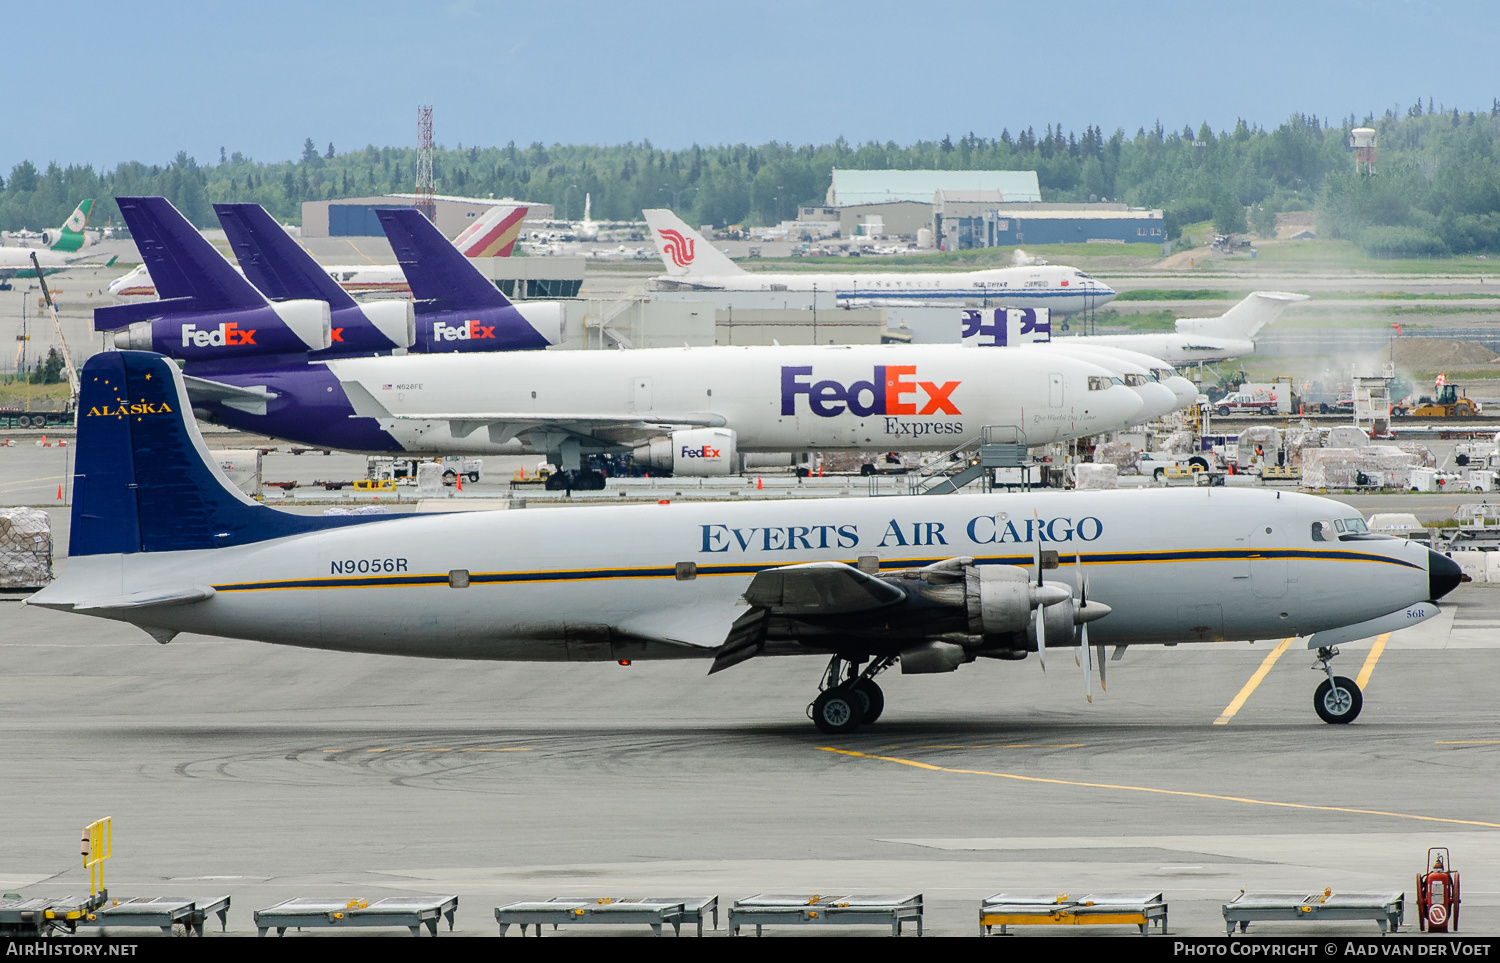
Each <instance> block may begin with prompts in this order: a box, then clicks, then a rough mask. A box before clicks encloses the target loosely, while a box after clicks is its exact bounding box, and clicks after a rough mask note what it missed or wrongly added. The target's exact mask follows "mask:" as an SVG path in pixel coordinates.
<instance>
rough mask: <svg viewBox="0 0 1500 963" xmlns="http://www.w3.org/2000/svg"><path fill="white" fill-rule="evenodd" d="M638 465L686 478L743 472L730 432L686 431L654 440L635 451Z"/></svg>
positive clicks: (712, 430)
mask: <svg viewBox="0 0 1500 963" xmlns="http://www.w3.org/2000/svg"><path fill="white" fill-rule="evenodd" d="M635 461H636V464H638V465H646V466H648V467H651V468H664V469H667V470H668V471H670V472H672V474H674V475H682V476H686V477H706V476H709V475H732V474H734V473H735V472H737V471H739V468H740V466H739V458H738V455H737V453H736V451H735V435H734V431H733V430H732V429H729V428H685V429H683V430H681V431H674V432H672V434H670V435H667V436H664V437H661V438H653V439H651V440H650V441H649V442H647V443H646V444H644V445H641V446H639V447H638V448H636V450H635Z"/></svg>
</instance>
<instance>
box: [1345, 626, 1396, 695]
mask: <svg viewBox="0 0 1500 963" xmlns="http://www.w3.org/2000/svg"><path fill="white" fill-rule="evenodd" d="M1390 640H1391V633H1389V632H1386V633H1385V634H1384V635H1377V636H1376V637H1375V644H1374V645H1372V646H1370V654H1369V655H1367V656H1365V664H1364V666H1363V667H1361V668H1360V670H1359V678H1357V679H1355V680H1354V684H1355V685H1357V686H1359V687H1360V689H1361V690H1363V689H1364V687H1365V686H1367V685H1369V684H1370V676H1371V674H1373V673H1374V672H1375V663H1377V662H1379V661H1380V653H1382V652H1384V651H1385V644H1386V643H1387V642H1389V641H1390Z"/></svg>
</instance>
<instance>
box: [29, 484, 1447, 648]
mask: <svg viewBox="0 0 1500 963" xmlns="http://www.w3.org/2000/svg"><path fill="white" fill-rule="evenodd" d="M1355 517H1358V513H1357V512H1356V511H1354V510H1353V509H1350V508H1348V507H1347V506H1344V505H1342V504H1340V503H1338V502H1335V501H1332V500H1329V499H1326V498H1319V497H1316V496H1311V495H1299V494H1292V493H1281V494H1279V495H1278V494H1277V493H1274V492H1265V491H1247V490H1232V489H1231V490H1226V489H1212V490H1211V489H1206V488H1205V489H1195V490H1143V491H1103V492H1084V491H1080V492H1072V493H1055V492H1054V493H1035V492H1033V493H1015V494H975V495H950V496H931V497H928V496H921V497H901V498H870V499H818V500H809V501H795V502H789V501H777V502H744V503H711V504H708V503H680V504H674V505H669V506H657V505H649V506H610V507H579V508H555V509H546V510H538V511H505V512H476V513H458V514H450V515H413V516H402V517H393V518H391V519H389V520H381V521H377V522H372V523H369V524H363V525H356V526H352V527H347V528H338V529H330V530H324V531H320V532H313V533H309V534H303V535H294V536H289V537H284V538H279V539H274V540H271V541H266V542H261V543H254V544H250V545H245V546H242V547H235V548H217V549H207V550H197V551H181V552H162V553H136V554H132V555H126V556H121V555H98V556H87V555H85V556H80V557H76V558H73V559H72V560H71V561H70V562H69V565H68V569H67V571H66V573H65V574H64V575H63V577H62V578H61V579H60V580H58V581H57V582H55V583H54V584H53V585H52V586H50V587H49V588H47V589H45V590H43V591H42V592H41V593H39V594H38V595H36V596H35V597H33V598H32V599H31V602H32V603H33V604H38V605H46V606H49V607H60V608H67V607H70V606H71V605H74V604H77V605H87V604H90V603H91V602H96V601H97V600H100V599H116V598H121V597H131V596H137V595H138V594H140V593H144V594H148V595H149V594H151V593H155V592H180V591H182V590H185V589H191V588H194V587H199V586H204V587H211V588H212V590H213V591H212V593H208V592H204V593H202V594H211V595H212V597H211V598H207V599H205V600H203V601H197V602H191V603H190V604H179V605H171V606H161V607H154V608H150V609H143V610H140V611H138V612H137V613H135V614H133V615H132V614H131V613H130V612H129V611H121V610H119V609H114V610H97V609H96V610H95V611H94V612H93V613H92V614H98V615H105V616H106V617H111V618H118V619H122V620H124V621H131V622H134V623H136V624H139V625H143V626H146V627H149V628H152V629H153V630H167V631H169V632H170V631H184V632H199V633H203V634H207V635H218V636H227V637H232V638H244V639H258V640H262V641H266V642H278V643H285V644H290V645H300V646H310V647H316V648H327V649H340V650H347V651H360V652H380V653H389V654H395V655H409V656H432V657H453V658H473V659H510V660H527V661H562V660H600V659H630V658H650V657H682V656H689V657H691V656H705V655H708V654H711V651H712V649H713V648H714V647H716V646H718V645H719V644H720V643H721V642H723V641H724V638H725V636H726V634H727V633H728V631H729V628H730V624H731V623H732V622H733V621H734V620H735V619H736V618H737V617H738V616H740V615H742V614H744V612H745V611H746V608H745V606H744V605H743V603H742V602H741V601H740V596H741V595H742V593H744V592H745V590H746V588H747V586H748V584H749V582H750V579H751V577H752V576H753V574H754V573H755V572H757V571H760V570H763V569H767V568H774V567H779V566H785V565H790V564H794V563H802V562H813V561H843V562H846V563H849V564H853V563H854V562H855V561H856V559H858V558H860V557H861V556H876V557H878V558H879V560H880V564H881V567H882V570H885V571H889V570H891V569H895V568H903V567H918V566H922V565H926V564H929V563H931V562H934V561H936V560H940V559H946V558H953V557H957V556H973V557H975V558H976V559H978V560H979V561H980V563H981V564H984V563H998V564H1013V565H1021V566H1029V565H1030V564H1031V559H1032V557H1033V551H1034V550H1035V549H1036V548H1037V547H1038V544H1037V543H1038V542H1040V547H1041V548H1044V549H1048V550H1055V551H1056V552H1058V554H1059V556H1060V561H1061V565H1060V567H1059V568H1058V569H1056V570H1054V571H1052V572H1049V573H1048V575H1047V577H1048V580H1049V581H1052V582H1055V583H1062V584H1068V585H1076V582H1077V581H1078V576H1079V571H1078V569H1077V568H1076V563H1075V559H1076V558H1078V557H1080V556H1081V559H1082V572H1083V574H1086V575H1087V577H1088V580H1089V588H1088V597H1089V598H1090V599H1091V600H1097V601H1100V602H1104V603H1105V604H1107V605H1109V606H1110V608H1111V610H1112V611H1111V613H1110V614H1109V615H1108V616H1106V617H1104V618H1103V619H1101V620H1099V621H1097V622H1094V623H1092V624H1091V626H1090V633H1091V642H1092V643H1093V644H1108V645H1126V644H1129V645H1135V644H1149V643H1176V642H1198V641H1203V642H1208V641H1222V640H1244V639H1280V638H1286V637H1290V636H1298V635H1303V636H1305V635H1308V634H1310V633H1313V632H1317V631H1323V630H1329V629H1333V628H1336V627H1341V626H1347V625H1352V624H1357V623H1361V622H1364V621H1367V620H1369V619H1373V618H1377V617H1380V616H1384V615H1387V614H1388V613H1393V612H1397V611H1399V610H1401V609H1402V608H1403V607H1406V606H1410V605H1416V604H1417V603H1420V602H1422V601H1423V600H1425V599H1427V598H1428V596H1429V575H1428V561H1427V550H1426V549H1425V548H1423V547H1421V546H1419V545H1416V544H1414V543H1412V542H1408V541H1405V540H1402V539H1393V538H1380V537H1374V538H1370V537H1366V538H1363V539H1359V540H1351V541H1338V540H1331V541H1318V540H1315V539H1314V538H1313V537H1312V530H1313V523H1314V522H1324V521H1331V520H1333V519H1342V518H1355ZM1330 531H1331V528H1330ZM684 562H690V563H693V565H694V566H696V577H693V578H689V579H682V578H679V577H678V574H679V572H680V569H679V568H678V566H679V564H680V563H684ZM455 572H461V573H463V574H464V575H465V576H466V585H467V587H463V588H454V587H451V586H452V585H453V584H457V583H458V580H454V579H453V573H455ZM1424 617H1425V616H1424ZM1051 644H1052V645H1067V644H1070V641H1069V640H1066V639H1054V640H1052V642H1051Z"/></svg>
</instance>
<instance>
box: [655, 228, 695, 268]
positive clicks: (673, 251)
mask: <svg viewBox="0 0 1500 963" xmlns="http://www.w3.org/2000/svg"><path fill="white" fill-rule="evenodd" d="M656 233H658V234H660V235H661V238H662V243H661V246H662V250H664V251H666V252H667V257H669V258H671V259H672V263H673V264H675V265H677V266H678V267H680V268H685V267H687V266H688V265H689V264H692V263H693V242H692V240H691V239H689V238H685V237H683V236H682V232H681V231H674V230H672V229H671V228H666V229H664V230H660V231H657V232H656Z"/></svg>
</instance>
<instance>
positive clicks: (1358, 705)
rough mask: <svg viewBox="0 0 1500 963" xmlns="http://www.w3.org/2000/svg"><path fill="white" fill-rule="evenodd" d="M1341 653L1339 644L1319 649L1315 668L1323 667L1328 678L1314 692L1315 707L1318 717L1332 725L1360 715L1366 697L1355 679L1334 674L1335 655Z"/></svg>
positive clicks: (1348, 721)
mask: <svg viewBox="0 0 1500 963" xmlns="http://www.w3.org/2000/svg"><path fill="white" fill-rule="evenodd" d="M1338 654H1339V650H1338V647H1337V646H1333V647H1328V646H1325V647H1323V648H1321V649H1319V650H1318V659H1317V663H1316V664H1314V665H1313V668H1314V669H1322V670H1323V671H1324V672H1325V673H1326V674H1327V675H1328V678H1327V679H1325V680H1324V681H1323V682H1322V683H1321V684H1319V686H1318V688H1317V689H1316V690H1315V691H1314V692H1313V709H1314V710H1316V711H1317V713H1318V718H1320V719H1322V720H1323V721H1324V722H1326V723H1329V724H1330V725H1345V724H1347V723H1350V722H1353V721H1354V720H1355V719H1356V718H1358V717H1359V710H1361V709H1363V708H1364V705H1365V698H1364V696H1363V695H1362V694H1361V693H1360V691H1359V686H1358V685H1356V684H1355V683H1354V680H1353V679H1350V678H1346V677H1344V676H1341V675H1334V674H1333V657H1334V656H1336V655H1338Z"/></svg>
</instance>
